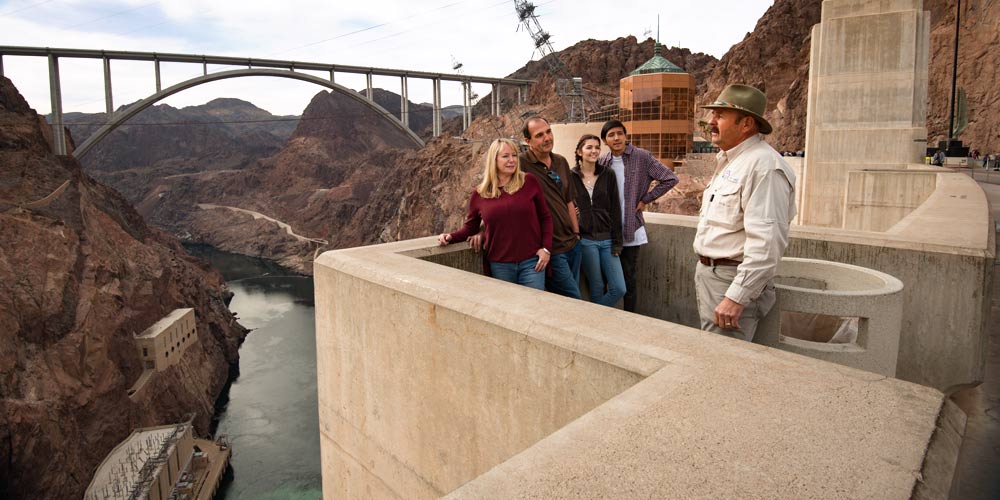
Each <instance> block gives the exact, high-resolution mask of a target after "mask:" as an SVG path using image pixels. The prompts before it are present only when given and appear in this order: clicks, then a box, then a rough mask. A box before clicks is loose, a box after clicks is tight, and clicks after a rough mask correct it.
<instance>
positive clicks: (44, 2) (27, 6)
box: [0, 0, 52, 17]
mask: <svg viewBox="0 0 1000 500" xmlns="http://www.w3.org/2000/svg"><path fill="white" fill-rule="evenodd" d="M51 1H52V0H42V1H41V2H35V3H33V4H31V5H25V6H24V7H21V8H19V9H14V10H9V11H7V12H3V13H0V17H6V16H9V15H11V14H17V13H18V12H21V11H23V10H28V9H31V8H34V7H38V6H39V5H43V4H47V3H49V2H51Z"/></svg>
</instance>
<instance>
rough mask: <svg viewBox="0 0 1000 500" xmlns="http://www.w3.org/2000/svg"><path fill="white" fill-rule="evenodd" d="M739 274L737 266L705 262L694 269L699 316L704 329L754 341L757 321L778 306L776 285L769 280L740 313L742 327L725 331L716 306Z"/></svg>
mask: <svg viewBox="0 0 1000 500" xmlns="http://www.w3.org/2000/svg"><path fill="white" fill-rule="evenodd" d="M735 277H736V266H714V267H710V266H706V265H704V264H702V263H701V262H699V263H698V268H697V269H695V272H694V288H695V291H696V292H697V294H698V315H699V316H700V317H701V329H702V330H705V331H707V332H713V333H721V334H722V335H727V336H729V337H733V338H736V339H740V340H746V341H752V340H753V335H754V333H756V331H757V324H758V323H759V322H760V320H761V319H763V318H764V316H765V315H767V313H768V311H770V310H771V308H772V307H774V300H775V298H774V284H773V283H768V284H767V285H766V286H765V287H764V291H763V292H761V294H760V296H759V297H757V299H756V300H754V301H752V302H750V303H749V304H746V306H745V307H744V308H743V314H742V315H740V328H739V329H738V330H723V329H722V328H719V325H716V324H715V306H717V305H719V303H720V302H722V299H724V298H726V290H729V285H730V284H732V282H733V279H734V278H735Z"/></svg>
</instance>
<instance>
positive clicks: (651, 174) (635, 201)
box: [597, 144, 678, 243]
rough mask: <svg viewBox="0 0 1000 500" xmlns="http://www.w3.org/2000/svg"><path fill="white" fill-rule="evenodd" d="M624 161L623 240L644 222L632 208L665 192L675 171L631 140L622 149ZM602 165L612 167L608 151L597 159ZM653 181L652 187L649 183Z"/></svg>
mask: <svg viewBox="0 0 1000 500" xmlns="http://www.w3.org/2000/svg"><path fill="white" fill-rule="evenodd" d="M622 162H623V163H624V164H625V189H624V194H623V196H624V198H625V202H624V207H622V208H623V209H622V216H623V218H624V220H623V221H622V236H623V237H624V238H625V242H626V243H630V242H632V240H634V239H635V232H636V230H637V229H639V228H640V227H642V226H644V225H645V224H646V220H645V219H644V218H643V217H642V212H641V211H638V210H636V209H635V207H637V206H638V205H639V202H640V201H642V202H643V203H645V204H647V205H648V204H650V203H652V202H653V201H654V200H656V199H657V198H659V197H661V196H663V195H665V194H667V191H670V190H671V189H672V188H673V187H674V186H676V185H677V182H678V179H677V175H675V174H674V172H673V170H670V169H669V168H668V167H667V166H666V165H664V164H663V163H661V162H660V160H657V159H656V157H654V156H653V155H652V154H650V152H649V151H646V150H645V149H642V148H637V147H635V146H633V145H632V144H627V145H626V146H625V152H624V153H622ZM597 163H600V164H601V166H603V167H607V168H611V153H610V152H607V153H604V154H602V155H601V157H600V158H598V159H597ZM653 181H656V182H657V184H656V185H655V186H653V189H649V185H650V184H652V183H653Z"/></svg>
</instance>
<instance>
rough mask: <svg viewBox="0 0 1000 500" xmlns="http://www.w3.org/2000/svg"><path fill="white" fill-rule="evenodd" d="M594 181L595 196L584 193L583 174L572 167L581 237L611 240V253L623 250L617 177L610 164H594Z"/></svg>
mask: <svg viewBox="0 0 1000 500" xmlns="http://www.w3.org/2000/svg"><path fill="white" fill-rule="evenodd" d="M594 173H595V174H597V181H596V182H595V183H594V196H593V201H591V196H590V195H589V194H588V193H587V187H586V186H584V185H583V174H582V173H581V172H580V169H579V167H577V168H574V169H573V175H571V177H572V178H573V184H574V185H575V186H576V200H575V201H576V207H577V208H578V209H579V210H580V216H579V217H578V219H579V222H580V237H581V238H587V239H588V240H596V241H601V240H611V253H614V254H619V253H621V251H622V246H623V245H624V243H623V242H622V205H621V198H620V197H619V196H618V180H617V179H616V178H615V173H614V172H613V171H612V170H611V169H610V168H605V167H602V166H601V165H595V166H594Z"/></svg>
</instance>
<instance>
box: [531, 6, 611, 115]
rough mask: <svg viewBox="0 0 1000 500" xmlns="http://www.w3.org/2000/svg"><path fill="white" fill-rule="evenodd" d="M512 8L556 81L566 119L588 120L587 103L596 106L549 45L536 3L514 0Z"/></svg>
mask: <svg viewBox="0 0 1000 500" xmlns="http://www.w3.org/2000/svg"><path fill="white" fill-rule="evenodd" d="M514 10H516V11H517V19H518V21H520V23H521V25H522V26H524V28H525V29H526V30H527V31H528V34H530V35H531V39H532V40H534V41H535V50H537V51H538V52H539V53H540V54H541V55H542V59H543V60H544V61H545V62H546V63H547V64H548V67H549V75H551V76H552V78H553V79H554V80H555V81H556V95H557V96H559V99H560V100H561V101H562V103H563V106H564V107H565V108H566V113H567V117H566V118H567V119H568V120H569V121H571V122H585V121H587V109H586V108H587V107H589V108H590V109H592V110H594V109H596V108H597V105H596V103H594V102H593V99H592V98H591V97H590V95H588V94H587V93H586V92H585V91H584V90H583V80H582V79H581V78H579V77H577V78H569V71H568V70H567V69H566V66H565V65H564V64H563V63H562V61H561V60H560V59H559V55H558V54H556V51H555V49H553V48H552V43H551V42H550V41H549V40H551V39H552V35H550V34H549V33H548V32H547V31H545V30H543V29H542V25H541V24H540V23H539V22H538V16H536V15H535V4H533V3H531V2H528V1H527V0H514Z"/></svg>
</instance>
